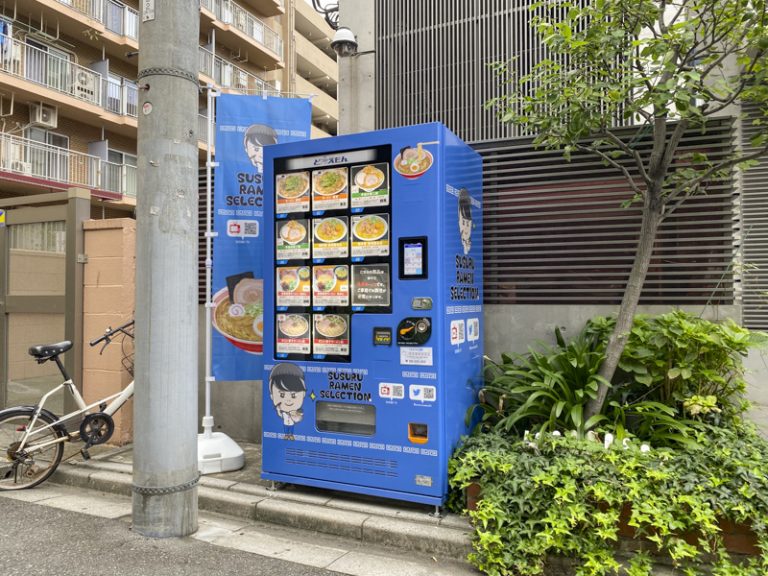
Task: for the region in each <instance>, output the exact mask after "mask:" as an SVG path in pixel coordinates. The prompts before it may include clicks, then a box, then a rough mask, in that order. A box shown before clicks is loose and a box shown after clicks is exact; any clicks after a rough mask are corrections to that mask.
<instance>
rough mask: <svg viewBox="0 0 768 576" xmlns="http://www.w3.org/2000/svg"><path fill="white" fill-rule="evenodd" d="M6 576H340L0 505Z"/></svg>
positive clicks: (124, 526) (125, 527)
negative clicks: (91, 575)
mask: <svg viewBox="0 0 768 576" xmlns="http://www.w3.org/2000/svg"><path fill="white" fill-rule="evenodd" d="M0 574H2V575H3V576H70V575H71V576H79V575H81V574H100V575H109V576H176V575H179V576H197V575H200V576H226V575H230V574H232V575H238V576H261V575H263V576H338V574H339V573H338V572H331V571H328V570H321V569H316V568H311V567H308V566H303V565H300V564H294V563H292V562H285V561H281V560H276V559H273V558H267V557H264V556H259V555H256V554H250V553H248V552H241V551H238V550H233V549H229V548H223V547H220V546H214V545H212V544H208V543H206V542H201V541H198V540H194V539H192V538H169V539H163V540H155V539H149V538H144V537H143V536H140V535H138V534H135V533H134V532H132V531H131V530H130V525H129V523H128V522H127V520H111V519H107V518H99V517H95V516H88V515H85V514H80V513H77V512H69V511H65V510H59V509H56V508H50V507H47V506H40V505H37V504H32V503H27V502H20V501H15V500H10V499H7V498H0Z"/></svg>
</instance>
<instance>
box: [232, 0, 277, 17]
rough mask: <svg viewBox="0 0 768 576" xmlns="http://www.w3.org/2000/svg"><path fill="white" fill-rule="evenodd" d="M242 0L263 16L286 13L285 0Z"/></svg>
mask: <svg viewBox="0 0 768 576" xmlns="http://www.w3.org/2000/svg"><path fill="white" fill-rule="evenodd" d="M242 2H243V4H246V5H248V6H250V7H251V8H253V9H254V10H255V11H256V12H257V13H258V14H261V15H263V16H280V15H281V14H285V4H284V2H283V0H242Z"/></svg>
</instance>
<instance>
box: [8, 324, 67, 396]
mask: <svg viewBox="0 0 768 576" xmlns="http://www.w3.org/2000/svg"><path fill="white" fill-rule="evenodd" d="M61 340H64V314H25V313H23V312H14V313H12V314H9V315H8V379H9V380H11V381H16V382H18V381H20V380H26V379H28V378H42V377H46V376H58V378H57V379H56V381H57V383H59V382H61V374H60V372H59V369H58V368H57V367H56V364H54V363H52V362H46V363H44V364H38V363H37V362H35V360H34V359H33V358H32V357H31V356H30V355H29V353H28V352H27V351H28V350H29V347H30V346H37V345H38V344H50V343H52V342H57V341H61ZM47 391H48V390H47V389H46V392H47ZM38 399H39V395H38V396H37V397H35V398H34V400H35V401H37V400H38ZM19 400H20V399H19ZM29 400H31V398H26V397H25V402H26V401H29Z"/></svg>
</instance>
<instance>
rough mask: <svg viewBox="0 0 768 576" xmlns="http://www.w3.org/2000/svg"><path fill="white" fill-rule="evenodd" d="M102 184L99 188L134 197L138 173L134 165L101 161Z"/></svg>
mask: <svg viewBox="0 0 768 576" xmlns="http://www.w3.org/2000/svg"><path fill="white" fill-rule="evenodd" d="M101 167H102V180H103V182H102V185H101V188H102V189H104V190H107V191H109V192H116V193H118V194H122V195H123V196H130V197H131V198H136V188H137V183H138V174H137V168H136V166H130V165H128V164H115V163H114V162H107V161H104V160H102V161H101Z"/></svg>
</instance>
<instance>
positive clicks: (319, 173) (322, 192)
mask: <svg viewBox="0 0 768 576" xmlns="http://www.w3.org/2000/svg"><path fill="white" fill-rule="evenodd" d="M348 180H349V177H348V172H347V169H346V168H328V169H327V170H315V171H314V172H312V210H345V209H346V208H347V205H348V203H349V181H348Z"/></svg>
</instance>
